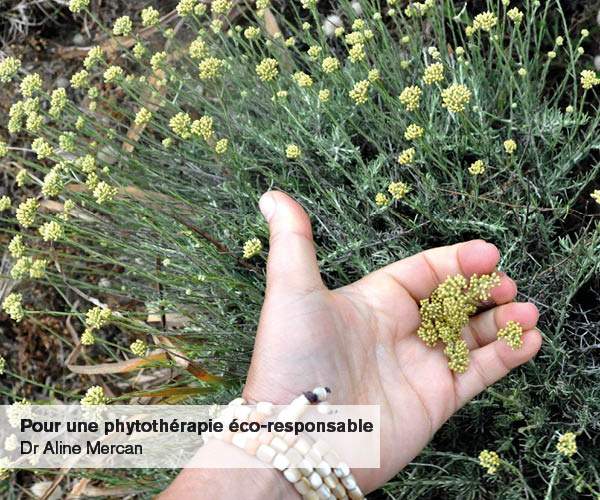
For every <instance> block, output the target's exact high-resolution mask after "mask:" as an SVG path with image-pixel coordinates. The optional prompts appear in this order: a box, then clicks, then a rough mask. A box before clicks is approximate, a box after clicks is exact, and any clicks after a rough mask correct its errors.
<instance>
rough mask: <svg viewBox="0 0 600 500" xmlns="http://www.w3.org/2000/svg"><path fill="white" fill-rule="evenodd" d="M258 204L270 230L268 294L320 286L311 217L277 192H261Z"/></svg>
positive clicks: (296, 204)
mask: <svg viewBox="0 0 600 500" xmlns="http://www.w3.org/2000/svg"><path fill="white" fill-rule="evenodd" d="M259 207H260V211H261V212H262V214H263V216H264V217H265V219H266V220H267V222H268V223H269V232H270V237H269V247H270V248H269V259H268V261H267V293H272V292H273V291H297V292H308V291H311V290H315V289H319V288H322V287H323V286H324V285H323V282H322V281H321V275H320V273H319V266H318V265H317V257H316V254H315V246H314V242H313V239H312V230H311V226H310V220H309V218H308V215H307V214H306V212H305V211H304V209H303V208H302V207H301V206H300V205H299V204H298V203H297V202H296V201H294V200H293V199H292V198H290V197H289V196H288V195H287V194H285V193H281V192H278V191H269V192H267V193H265V194H263V195H262V197H261V199H260V202H259Z"/></svg>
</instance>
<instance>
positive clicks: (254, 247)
mask: <svg viewBox="0 0 600 500" xmlns="http://www.w3.org/2000/svg"><path fill="white" fill-rule="evenodd" d="M243 250H244V255H243V257H244V259H251V258H252V257H254V256H255V255H258V254H259V253H260V251H261V250H262V243H261V242H260V240H259V239H258V238H252V239H249V240H248V241H246V242H245V243H244V249H243Z"/></svg>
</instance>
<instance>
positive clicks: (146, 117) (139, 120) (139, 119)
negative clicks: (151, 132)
mask: <svg viewBox="0 0 600 500" xmlns="http://www.w3.org/2000/svg"><path fill="white" fill-rule="evenodd" d="M151 119H152V113H151V112H150V111H149V110H148V109H146V108H141V109H140V110H139V111H138V112H137V113H136V115H135V122H134V123H135V124H136V125H137V126H142V125H146V124H147V123H148V122H149V121H150V120H151Z"/></svg>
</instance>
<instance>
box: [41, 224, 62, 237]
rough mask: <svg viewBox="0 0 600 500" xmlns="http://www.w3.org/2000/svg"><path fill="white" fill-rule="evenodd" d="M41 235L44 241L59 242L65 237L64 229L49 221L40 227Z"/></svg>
mask: <svg viewBox="0 0 600 500" xmlns="http://www.w3.org/2000/svg"><path fill="white" fill-rule="evenodd" d="M39 233H40V234H41V235H42V238H43V240H44V241H57V240H59V239H60V238H62V237H63V235H64V229H63V227H62V225H61V224H59V223H58V222H56V221H49V222H45V223H44V224H42V225H41V226H40V228H39Z"/></svg>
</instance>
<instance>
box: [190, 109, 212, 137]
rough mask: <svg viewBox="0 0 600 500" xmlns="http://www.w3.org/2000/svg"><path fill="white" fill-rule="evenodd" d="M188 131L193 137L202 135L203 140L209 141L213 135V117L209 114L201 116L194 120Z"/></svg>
mask: <svg viewBox="0 0 600 500" xmlns="http://www.w3.org/2000/svg"><path fill="white" fill-rule="evenodd" d="M190 131H191V133H192V135H193V136H195V137H202V138H203V139H204V140H205V141H207V142H208V141H209V140H210V139H211V138H212V136H213V135H214V133H215V132H214V130H213V119H212V117H210V116H206V115H205V116H201V117H200V119H198V120H194V121H193V122H192V126H191V128H190Z"/></svg>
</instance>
